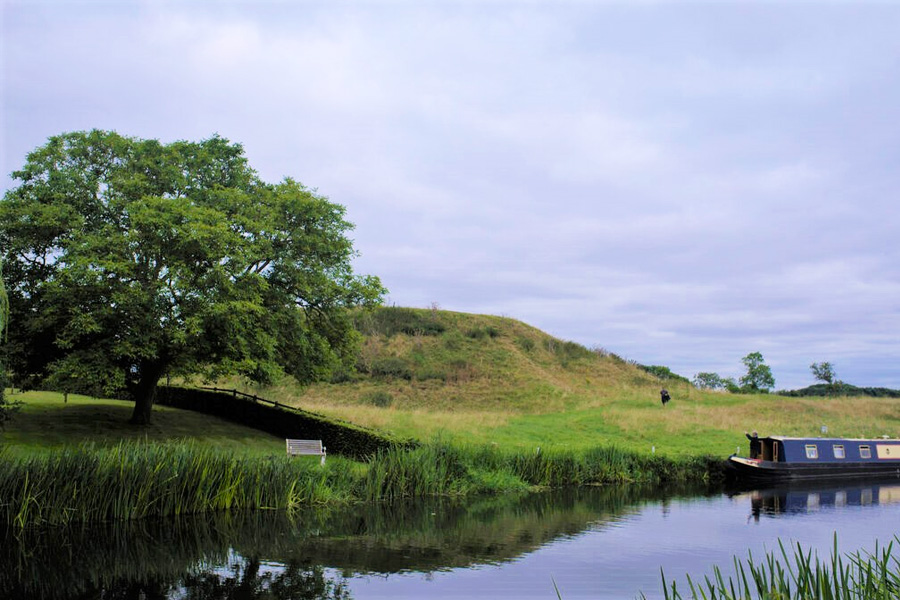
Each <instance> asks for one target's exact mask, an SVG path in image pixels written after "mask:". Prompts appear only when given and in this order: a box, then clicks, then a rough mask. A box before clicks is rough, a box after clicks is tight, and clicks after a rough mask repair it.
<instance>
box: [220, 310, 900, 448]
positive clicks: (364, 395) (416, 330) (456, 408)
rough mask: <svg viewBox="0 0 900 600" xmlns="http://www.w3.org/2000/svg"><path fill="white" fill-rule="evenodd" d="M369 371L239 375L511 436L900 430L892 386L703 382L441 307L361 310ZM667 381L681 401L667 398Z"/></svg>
mask: <svg viewBox="0 0 900 600" xmlns="http://www.w3.org/2000/svg"><path fill="white" fill-rule="evenodd" d="M357 327H358V329H359V330H360V331H361V332H362V333H363V334H364V341H363V345H362V350H361V352H360V356H359V360H358V365H357V367H358V369H357V373H354V374H344V375H342V376H340V377H337V378H336V379H335V381H334V382H332V383H327V384H318V385H313V386H309V387H305V388H303V387H300V386H296V385H292V384H291V383H290V382H288V381H285V382H283V383H282V384H281V385H278V386H272V387H265V388H260V387H253V386H248V385H240V384H239V383H237V382H230V384H233V385H234V386H235V387H238V388H239V389H242V390H244V391H248V392H251V393H257V394H259V395H261V396H264V397H267V398H270V399H273V400H278V401H280V402H283V403H285V404H291V405H294V406H298V407H301V408H304V409H307V410H313V411H316V412H320V413H323V414H326V415H331V416H335V417H339V418H342V419H346V420H349V421H352V422H356V423H359V424H361V425H365V426H368V427H374V428H377V429H381V430H384V431H387V432H390V433H394V434H397V435H400V436H404V437H414V438H419V439H430V438H432V437H435V436H441V437H443V438H444V439H449V440H453V441H457V442H473V443H496V444H500V445H502V446H505V447H517V448H529V447H544V448H546V447H551V446H552V447H560V448H571V449H582V448H588V447H593V446H597V445H608V444H614V445H617V446H619V447H622V448H627V449H633V450H637V451H642V452H643V451H646V452H650V451H651V449H652V448H655V450H656V451H657V452H660V453H663V454H668V455H686V454H697V453H708V454H714V455H723V456H724V455H727V454H729V453H731V452H734V450H735V448H736V447H738V446H741V447H742V450H743V451H744V452H746V446H747V441H746V439H745V438H744V436H743V432H744V431H748V430H752V429H756V430H758V431H759V432H760V434H761V435H767V434H782V435H808V436H812V435H819V434H820V433H819V432H820V428H821V426H822V425H827V426H828V434H829V435H832V436H847V437H856V436H876V435H878V436H880V435H891V436H894V437H896V436H898V435H900V402H898V401H897V400H896V399H889V398H827V399H826V398H815V397H813V398H785V397H781V396H776V395H758V396H755V395H731V394H725V393H720V392H705V391H700V390H697V389H695V388H693V387H692V386H690V385H689V384H687V383H686V382H684V381H676V380H661V379H658V378H657V377H655V376H653V375H651V374H649V373H647V372H646V371H644V370H642V369H640V368H638V367H637V366H635V365H634V364H631V363H629V362H627V361H625V360H623V359H621V358H620V357H618V356H616V355H614V354H611V353H608V352H605V351H602V350H596V351H594V350H589V349H587V348H584V347H582V346H580V345H578V344H575V343H572V342H566V341H563V340H558V339H555V338H553V337H551V336H549V335H547V334H546V333H543V332H541V331H539V330H537V329H535V328H533V327H530V326H528V325H526V324H524V323H521V322H519V321H515V320H513V319H508V318H503V317H493V316H485V315H471V314H463V313H454V312H447V311H439V310H428V309H421V310H419V309H409V308H396V307H392V308H381V309H378V310H376V311H375V312H373V313H368V314H365V315H360V316H359V317H358V319H357ZM661 387H666V388H667V389H669V391H670V393H671V395H672V402H671V403H670V404H669V405H668V406H666V407H663V406H662V405H661V403H660V401H659V390H660V388H661Z"/></svg>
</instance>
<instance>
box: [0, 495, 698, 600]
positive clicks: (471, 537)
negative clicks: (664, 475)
mask: <svg viewBox="0 0 900 600" xmlns="http://www.w3.org/2000/svg"><path fill="white" fill-rule="evenodd" d="M698 493H703V492H701V491H699V490H696V489H692V490H673V489H668V490H648V489H645V488H638V487H618V488H596V489H576V490H566V491H561V492H555V493H546V494H532V495H524V496H502V497H494V498H483V499H476V500H474V501H468V502H466V503H462V502H451V501H431V502H418V503H409V504H395V505H390V506H357V507H352V508H346V507H345V508H343V509H340V510H337V509H329V510H310V511H305V512H301V513H297V514H294V515H287V514H285V513H282V512H275V511H270V512H257V513H248V514H241V515H219V516H217V517H216V518H192V519H180V520H178V521H141V522H137V523H126V524H119V525H115V526H113V525H105V526H99V527H98V526H94V527H83V528H74V527H70V528H64V529H53V530H39V531H26V532H24V533H21V534H19V535H13V534H11V533H8V532H7V533H5V534H4V533H0V598H16V599H30V598H40V599H42V600H75V599H78V600H87V599H102V600H107V599H120V598H121V599H123V600H124V599H131V598H135V599H137V598H145V599H148V600H161V599H185V600H187V599H201V598H202V599H221V600H225V599H235V600H237V599H241V600H255V599H263V598H265V599H266V600H280V599H288V598H290V599H292V600H346V599H349V598H350V597H351V592H350V590H349V588H348V586H347V584H346V580H347V578H350V577H353V576H358V575H360V574H371V573H379V574H396V573H407V572H419V573H423V572H424V573H432V572H439V571H445V570H448V569H452V568H466V567H471V566H473V565H492V564H502V563H504V562H507V561H513V560H516V559H517V558H518V557H521V556H523V555H526V554H528V553H532V552H533V551H535V550H536V549H538V548H540V547H541V546H543V545H545V544H547V543H548V542H551V541H553V540H560V539H566V538H568V537H572V536H576V535H578V534H580V533H582V532H584V531H586V530H588V529H592V530H595V529H597V528H602V527H604V526H609V525H613V524H615V523H616V522H617V521H619V520H621V519H623V518H626V517H627V516H628V515H630V514H634V513H635V512H636V511H639V510H640V509H641V507H642V506H644V505H646V504H647V503H653V502H660V501H668V499H670V498H673V497H684V496H696V495H697V494H698Z"/></svg>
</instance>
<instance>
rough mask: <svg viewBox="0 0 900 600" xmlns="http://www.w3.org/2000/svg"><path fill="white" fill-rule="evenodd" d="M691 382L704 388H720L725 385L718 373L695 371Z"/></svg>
mask: <svg viewBox="0 0 900 600" xmlns="http://www.w3.org/2000/svg"><path fill="white" fill-rule="evenodd" d="M693 383H694V385H695V386H696V387H698V388H701V389H704V390H721V389H723V388H724V387H725V380H724V379H722V378H721V377H719V374H718V373H697V374H696V375H694V381H693Z"/></svg>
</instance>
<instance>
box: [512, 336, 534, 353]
mask: <svg viewBox="0 0 900 600" xmlns="http://www.w3.org/2000/svg"><path fill="white" fill-rule="evenodd" d="M516 344H518V345H519V347H520V348H521V349H522V350H524V351H525V352H531V351H532V350H534V340H533V339H531V338H527V337H520V338H518V339H517V340H516Z"/></svg>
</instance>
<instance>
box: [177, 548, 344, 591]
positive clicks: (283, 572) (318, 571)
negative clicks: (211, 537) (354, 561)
mask: <svg viewBox="0 0 900 600" xmlns="http://www.w3.org/2000/svg"><path fill="white" fill-rule="evenodd" d="M262 566H263V565H262V563H261V562H260V560H259V558H256V557H253V558H249V559H243V560H235V561H231V564H230V565H229V567H228V573H227V574H226V573H222V572H205V573H197V574H195V575H189V576H187V577H185V578H184V588H185V589H184V592H185V593H184V598H185V600H350V599H351V598H352V596H351V595H350V590H348V589H347V588H346V586H345V585H344V583H343V582H341V581H337V582H336V581H334V580H331V579H328V578H327V577H326V576H325V570H324V569H323V568H322V567H321V566H319V565H313V564H309V563H301V562H300V561H291V562H288V563H287V564H286V565H283V566H281V565H279V566H277V567H274V566H273V567H272V568H271V569H268V570H265V571H262Z"/></svg>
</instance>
